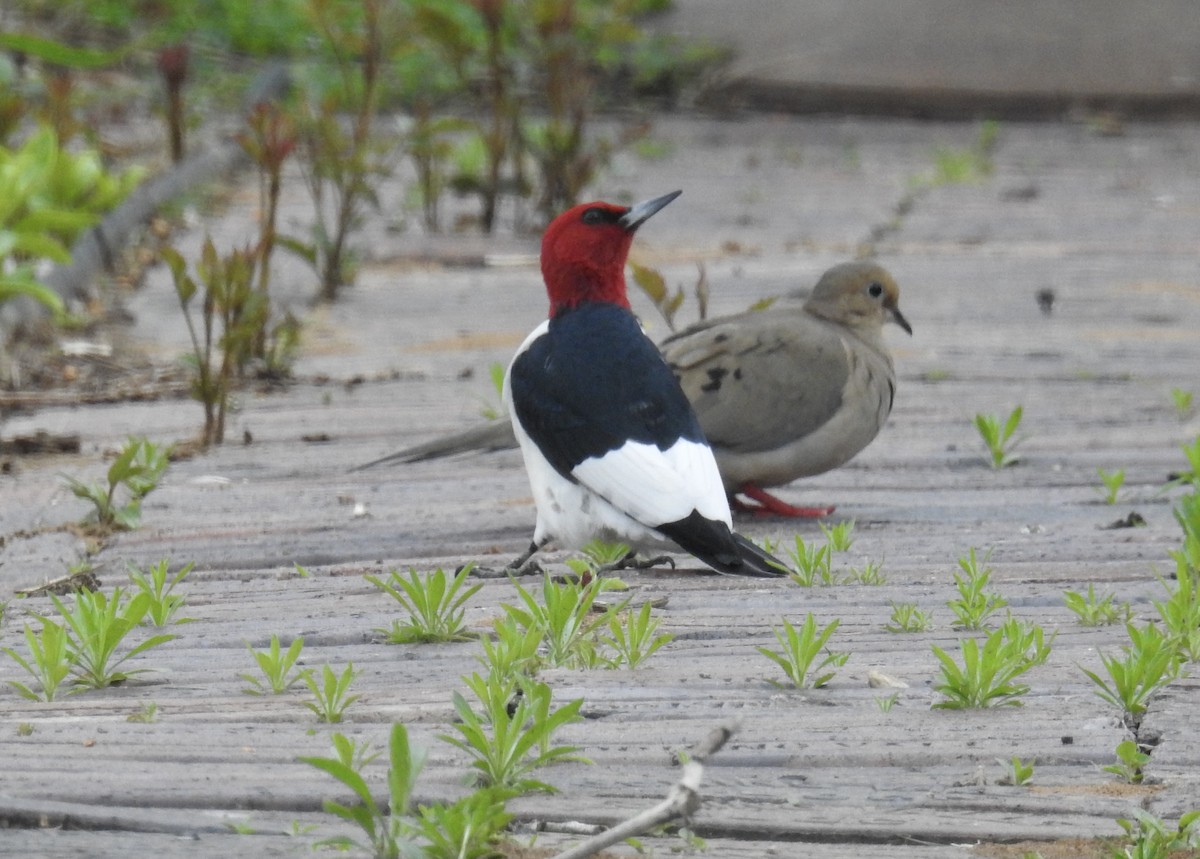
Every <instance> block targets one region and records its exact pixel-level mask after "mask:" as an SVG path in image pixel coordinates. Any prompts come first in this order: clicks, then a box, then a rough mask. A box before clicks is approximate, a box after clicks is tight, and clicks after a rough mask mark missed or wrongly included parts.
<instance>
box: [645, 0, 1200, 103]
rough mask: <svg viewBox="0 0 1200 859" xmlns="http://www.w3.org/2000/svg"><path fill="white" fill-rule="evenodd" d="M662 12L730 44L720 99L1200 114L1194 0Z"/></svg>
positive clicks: (818, 1)
mask: <svg viewBox="0 0 1200 859" xmlns="http://www.w3.org/2000/svg"><path fill="white" fill-rule="evenodd" d="M658 26H659V27H661V28H662V29H663V30H665V31H669V32H672V33H676V34H678V35H681V36H686V37H688V38H695V39H704V40H707V41H711V42H714V43H716V44H719V45H724V46H727V47H729V48H731V49H733V51H734V52H735V58H734V60H733V63H732V65H731V66H730V67H729V69H728V70H727V73H726V79H725V80H724V82H723V84H722V86H721V87H719V89H718V90H717V92H716V94H715V95H714V97H713V102H714V103H715V104H716V105H737V104H746V105H749V106H753V107H758V108H769V109H778V110H786V111H805V112H807V111H825V110H829V111H844V110H853V111H864V112H871V113H882V114H892V115H896V114H899V115H912V116H939V117H959V116H976V115H979V114H981V113H987V114H990V115H994V116H1004V117H1034V116H1061V115H1063V114H1065V113H1068V112H1071V111H1077V110H1115V111H1118V112H1120V113H1122V114H1129V115H1139V116H1184V115H1186V116H1196V115H1198V114H1200V49H1198V47H1197V46H1200V6H1198V5H1197V4H1196V3H1194V2H1192V0H1148V2H1140V3H1130V2H1122V0H1094V2H1080V0H1009V2H1003V3H981V2H962V0H849V2H847V0H746V2H731V0H676V3H675V9H674V10H673V11H672V12H670V13H669V14H667V15H665V16H663V18H662V19H660V21H659V23H658Z"/></svg>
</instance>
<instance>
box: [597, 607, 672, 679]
mask: <svg viewBox="0 0 1200 859" xmlns="http://www.w3.org/2000/svg"><path fill="white" fill-rule="evenodd" d="M658 625H659V619H658V618H656V617H653V616H651V614H650V603H643V604H642V607H641V608H640V609H638V610H637V611H636V612H635V611H634V610H633V609H628V610H626V611H623V612H621V613H619V614H613V615H612V616H611V617H610V618H609V619H608V632H609V634H608V636H606V637H605V638H604V643H605V644H607V645H608V646H609V647H610V648H612V650H613V651H614V652H615V653H616V654H617V656H616V659H614V660H613V663H614V667H616V666H618V665H627V666H628V667H630V668H637V667H638V666H639V665H641V664H642V663H643V662H645V661H646V660H647V659H649V658H650V657H651V656H652V655H653V654H654V652H655V651H656V650H658V649H659V648H660V647H662V646H663V645H665V644H668V643H670V642H671V641H673V640H674V638H675V636H674V635H672V634H671V633H669V632H663V633H659V634H657V635H656V634H655V633H656V632H658Z"/></svg>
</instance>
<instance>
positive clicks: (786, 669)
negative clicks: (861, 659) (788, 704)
mask: <svg viewBox="0 0 1200 859" xmlns="http://www.w3.org/2000/svg"><path fill="white" fill-rule="evenodd" d="M782 621H783V628H782V629H780V628H778V627H775V628H773V629H772V630H771V631H772V632H773V633H775V639H776V641H778V642H779V647H780V651H781V652H779V653H776V652H775V651H773V650H771V649H769V648H766V647H759V648H757V650H758V652H759V653H761V654H762V655H763V656H765V657H767V658H768V659H770V660H771V661H772V662H774V663H775V664H776V665H778V666H779V667H780V668H782V669H783V673H784V674H785V675H786V676H787V678H788V681H789V682H790V683H791V685H793V686H795V687H796V688H798V689H804V688H808V687H811V688H818V687H821V686H824V685H825V684H826V683H828V682H829V681H830V680H832V679H833V678H834V676H835V675H836V674H837V671H836V670H832V671H825V669H826V668H833V669H837V668H840V667H842V666H843V665H845V664H846V660H847V659H849V658H850V654H849V653H842V652H836V651H833V650H829V649H828V647H827V645H828V643H829V639H830V637H831V636H832V635H833V633H834V631H835V630H836V629H837V628H838V624H839V623H840V622H841V621H838V620H833V621H830V623H829V625H828V626H826V627H825V628H824V629H819V628H818V627H817V620H816V618H815V617H813V615H812V613H811V612H809V614H808V616H807V617H805V618H804V623H802V624H801V625H800V628H799V629H798V630H797V629H796V627H794V626H792V624H791V623H789V622H788V620H787V618H782ZM822 650H824V651H825V652H824V655H823V656H822V654H821V651H822ZM818 657H820V661H818ZM823 671H824V673H821V672H823ZM771 682H773V683H774V682H775V681H771ZM776 685H779V686H782V685H783V684H782V683H776Z"/></svg>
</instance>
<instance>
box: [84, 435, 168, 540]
mask: <svg viewBox="0 0 1200 859" xmlns="http://www.w3.org/2000/svg"><path fill="white" fill-rule="evenodd" d="M167 464H168V459H167V451H165V450H163V449H161V448H159V447H158V446H157V445H155V444H152V443H151V442H149V441H148V440H146V439H145V438H130V439H129V441H128V442H127V443H126V445H125V446H124V447H123V448H121V452H120V453H119V454H117V458H116V459H114V460H113V461H112V464H111V465H109V467H108V472H107V475H106V485H103V486H102V485H100V484H98V483H84V482H83V481H81V480H77V479H75V478H74V477H70V476H68V475H63V479H64V480H66V482H67V486H68V487H69V488H70V490H71V492H73V493H74V494H75V496H76V497H78V498H83V499H85V500H87V501H90V502H92V505H93V508H94V509H93V510H92V512H91V513H90V514H89V515H88V518H87V519H85V520H84V521H85V522H94V523H95V524H96V525H98V526H99V527H100V528H104V529H117V530H132V529H134V528H136V527H138V525H139V524H141V520H142V499H143V498H145V497H146V495H148V494H149V493H150V492H151V491H153V490H154V488H155V487H157V486H158V481H159V479H160V478H161V477H162V474H163V472H164V471H166V469H167ZM122 487H124V492H123V493H121V494H124V495H125V496H126V500H125V502H124V503H123V504H122V503H120V502H118V500H117V498H118V491H117V490H118V489H121V488H122Z"/></svg>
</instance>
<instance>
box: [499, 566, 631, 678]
mask: <svg viewBox="0 0 1200 859" xmlns="http://www.w3.org/2000/svg"><path fill="white" fill-rule="evenodd" d="M514 584H516V588H517V596H518V597H520V600H521V603H522V605H521V606H512V605H507V604H505V605H504V606H503V608H504V611H505V613H506V614H507V615H508V616H509V617H511V618H512V619H513V620H514V621H516V623H517V625H518V626H519V627H520V628H521V629H523V630H525V631H529V630H533V629H536V630H538V634H539V635H540V636H541V638H542V641H543V642H544V643H545V654H544V658H545V660H546V663H547V664H548V665H550V666H553V667H566V668H595V667H600V666H602V665H603V664H604V659H603V657H602V655H601V654H600V652H599V649H598V647H597V642H596V633H597V631H598V630H601V629H603V628H605V627H606V626H607V625H608V621H609V619H610V618H611V617H612V615H613V614H614V613H615V612H616V611H619V610H620V609H622V608H624V606H625V603H624V602H622V603H620V604H619V605H617V606H614V607H612V608H609V609H607V610H605V611H603V612H600V613H595V612H593V611H592V606H593V605H594V604H595V602H596V597H597V596H599V594H600V593H601V592H602V591H604V590H606V589H608V588H609V585H608V584H607V581H606V580H605V579H600V578H596V579H592V581H590V582H588V583H587V584H578V583H576V582H569V583H567V584H562V585H559V584H556V583H555V582H554V580H553V579H551V577H550V576H549V574H547V575H546V576H545V577H544V579H543V581H542V602H540V603H539V602H538V600H537V598H536V597H535V596H534V595H533V594H531V593H530V592H529V591H527V590H525V588H523V587H521V585H520V584H517V583H515V582H514Z"/></svg>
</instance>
